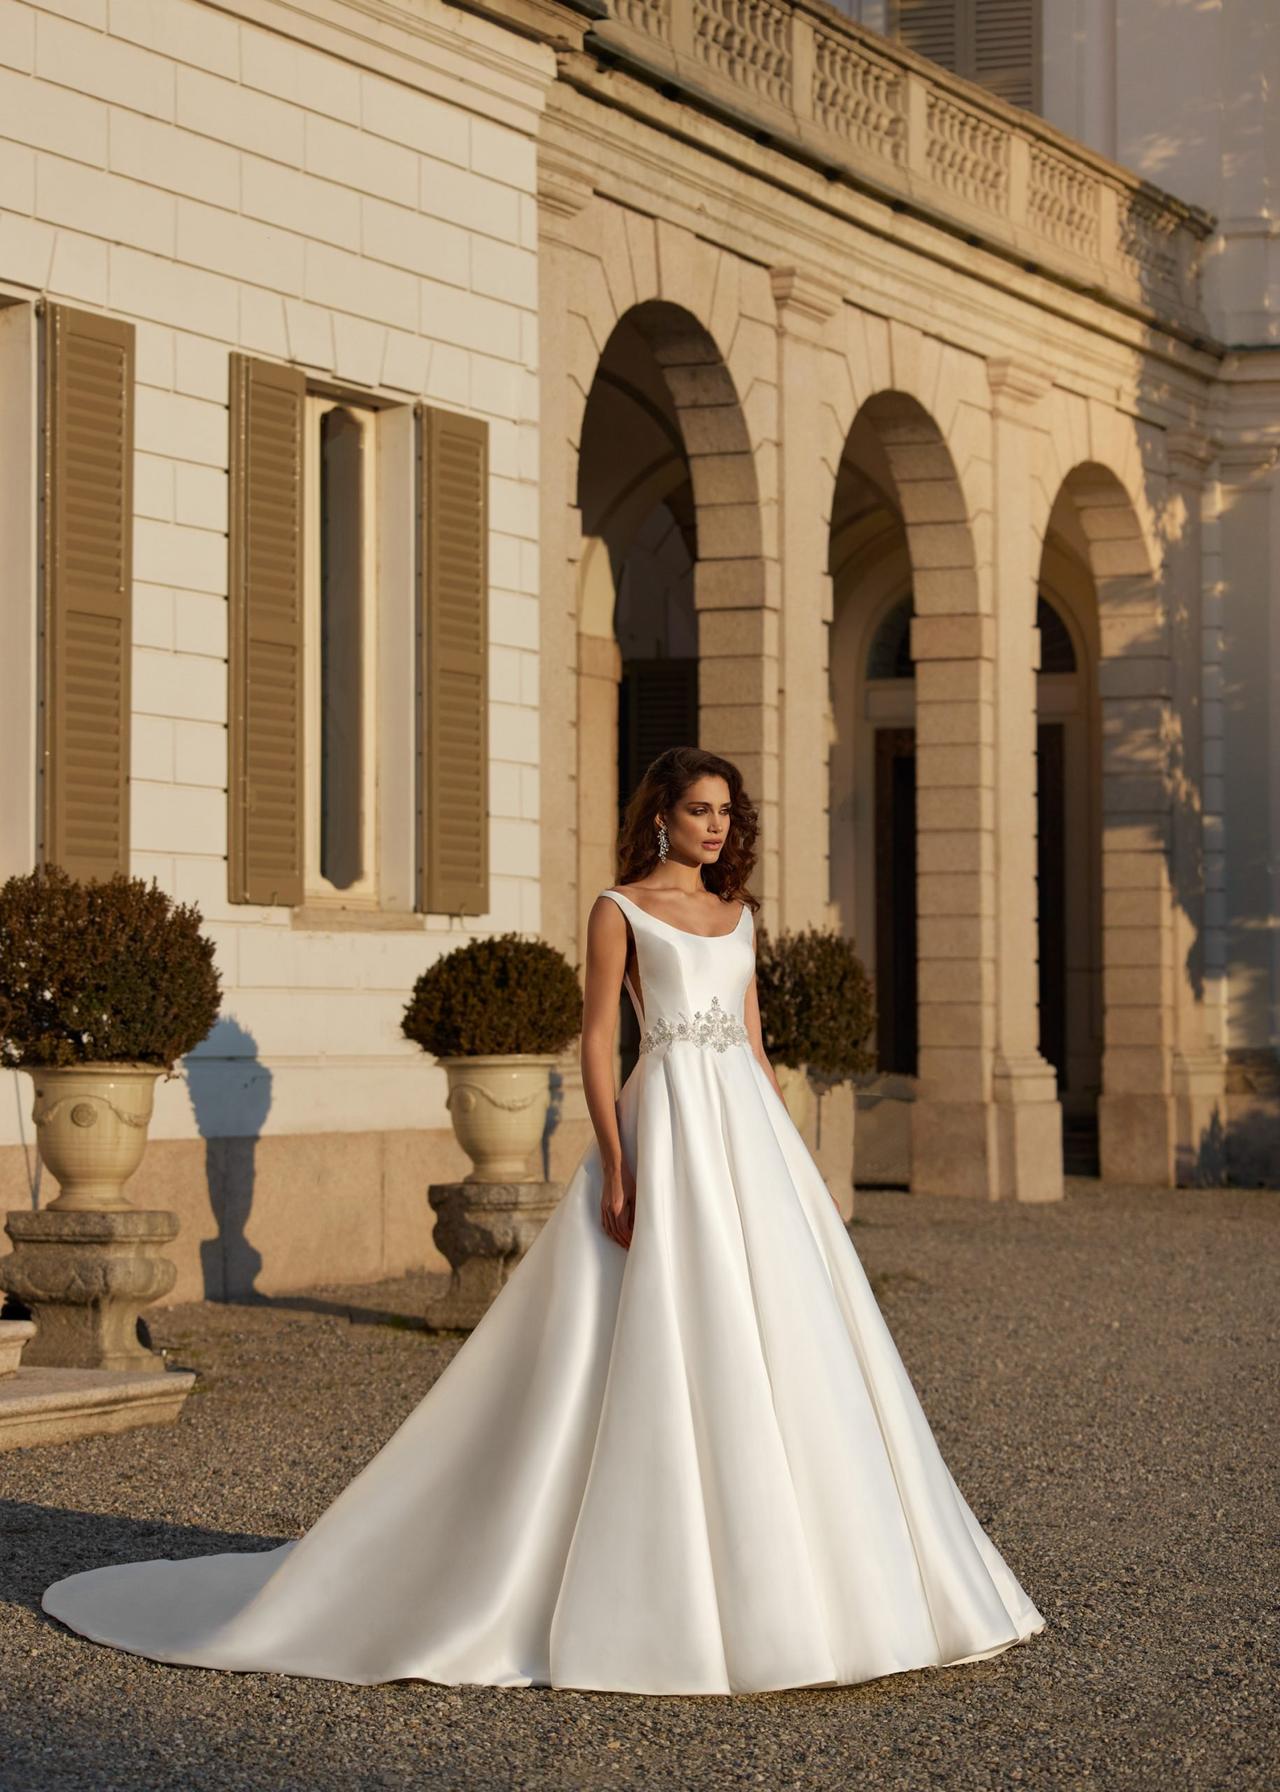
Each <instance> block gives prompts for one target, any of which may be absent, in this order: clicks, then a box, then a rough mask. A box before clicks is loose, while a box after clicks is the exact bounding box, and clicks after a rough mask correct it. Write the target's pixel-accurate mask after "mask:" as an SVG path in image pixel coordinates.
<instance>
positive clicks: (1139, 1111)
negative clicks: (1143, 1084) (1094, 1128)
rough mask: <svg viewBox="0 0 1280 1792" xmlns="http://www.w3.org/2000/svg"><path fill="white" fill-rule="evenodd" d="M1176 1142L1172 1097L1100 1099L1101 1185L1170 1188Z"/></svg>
mask: <svg viewBox="0 0 1280 1792" xmlns="http://www.w3.org/2000/svg"><path fill="white" fill-rule="evenodd" d="M1104 1074H1105V1073H1104ZM1175 1143H1176V1141H1175V1111H1174V1101H1173V1097H1172V1096H1171V1095H1105V1094H1104V1095H1101V1096H1099V1098H1098V1160H1099V1165H1100V1168H1101V1173H1102V1180H1103V1181H1104V1182H1123V1183H1138V1184H1142V1185H1145V1186H1147V1187H1150V1188H1173V1186H1174V1183H1175V1175H1174V1167H1175V1161H1176V1152H1175Z"/></svg>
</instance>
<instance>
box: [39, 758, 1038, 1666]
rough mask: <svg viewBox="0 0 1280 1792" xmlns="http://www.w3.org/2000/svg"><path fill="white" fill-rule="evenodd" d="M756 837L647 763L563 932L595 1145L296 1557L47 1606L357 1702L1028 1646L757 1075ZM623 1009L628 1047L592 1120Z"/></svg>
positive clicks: (95, 1629) (169, 1566)
mask: <svg viewBox="0 0 1280 1792" xmlns="http://www.w3.org/2000/svg"><path fill="white" fill-rule="evenodd" d="M755 840H756V821H755V811H754V809H753V808H752V806H751V804H750V802H749V800H748V798H747V795H746V793H745V792H744V790H743V785H742V778H741V775H740V773H739V772H738V769H737V767H736V766H734V765H733V764H732V763H731V762H730V761H728V760H726V759H722V758H720V757H719V756H717V755H715V754H711V753H706V752H702V751H700V750H698V749H695V748H689V747H677V748H672V749H671V750H669V751H668V752H666V753H663V754H662V755H661V756H660V757H659V758H658V759H656V760H655V761H654V762H653V764H652V765H651V766H650V767H649V769H648V771H647V772H646V774H645V776H644V778H643V780H642V782H641V784H640V786H639V788H638V789H637V790H636V792H635V794H634V796H633V797H632V799H631V802H630V805H629V807H628V811H627V815H626V819H625V823H624V826H623V828H622V832H621V838H620V844H619V866H620V870H619V880H618V881H619V885H620V886H621V887H619V888H610V889H607V890H602V891H601V892H600V894H599V895H598V896H597V898H596V900H595V902H594V904H593V905H592V908H591V912H590V916H589V919H588V927H587V955H586V972H585V998H584V1012H583V1026H582V1043H581V1058H582V1079H583V1088H584V1092H585V1097H586V1103H587V1108H588V1111H589V1113H590V1116H591V1121H592V1125H593V1128H594V1132H595V1137H594V1139H593V1140H592V1142H591V1143H590V1144H589V1145H588V1146H587V1149H586V1150H585V1151H584V1152H583V1155H582V1157H581V1159H580V1161H579V1163H578V1165H577V1167H576V1169H575V1170H574V1173H573V1175H572V1177H571V1178H570V1180H569V1183H568V1185H567V1187H566V1189H565V1192H564V1195H563V1197H562V1198H561V1200H560V1202H559V1204H558V1205H557V1207H556V1209H555V1211H554V1213H553V1214H552V1216H551V1218H550V1219H549V1220H548V1222H547V1223H546V1225H545V1226H544V1227H543V1229H542V1231H541V1232H540V1233H539V1234H538V1236H537V1238H536V1239H535V1240H534V1242H533V1244H532V1246H531V1247H530V1248H529V1250H528V1252H527V1253H526V1255H525V1257H524V1259H523V1261H522V1262H521V1263H520V1265H519V1267H518V1268H517V1270H516V1271H515V1273H514V1274H513V1275H512V1277H511V1278H510V1280H509V1281H508V1282H507V1283H506V1285H505V1286H504V1287H503V1289H502V1290H501V1292H500V1293H499V1295H498V1296H497V1298H496V1299H495V1300H494V1302H493V1303H492V1305H491V1306H490V1307H489V1309H488V1311H487V1312H486V1313H485V1315H484V1317H483V1319H482V1320H481V1322H480V1324H479V1325H478V1326H477V1327H476V1329H475V1331H474V1332H473V1333H472V1334H471V1336H470V1337H469V1338H468V1339H467V1341H466V1342H465V1344H464V1345H463V1346H462V1348H461V1349H460V1350H459V1351H458V1353H457V1354H456V1356H455V1357H454V1358H453V1360H452V1361H451V1362H450V1363H449V1365H448V1367H447V1368H446V1369H445V1371H444V1373H443V1374H442V1375H441V1376H440V1377H439V1378H438V1379H437V1381H436V1382H435V1383H434V1385H433V1386H432V1387H431V1388H430V1389H429V1390H428V1392H427V1393H426V1395H425V1396H424V1398H423V1399H422V1400H421V1401H420V1402H419V1404H418V1406H417V1407H416V1408H415V1409H414V1410H413V1411H412V1412H411V1413H410V1414H409V1416H408V1418H406V1419H405V1421H404V1422H403V1424H402V1425H401V1426H400V1427H399V1429H398V1430H397V1431H396V1432H395V1433H394V1434H393V1435H392V1436H391V1438H390V1439H389V1440H388V1441H387V1443H386V1444H385V1445H384V1447H383V1448H382V1449H381V1450H380V1451H379V1452H378V1454H377V1455H376V1456H374V1457H373V1459H372V1460H371V1461H370V1462H368V1463H367V1464H366V1466H365V1467H364V1468H363V1469H362V1470H361V1471H360V1473H359V1474H357V1475H356V1477H355V1478H354V1480H352V1481H351V1482H350V1483H349V1484H348V1485H347V1487H346V1488H345V1489H344V1490H343V1492H342V1493H341V1494H339V1496H338V1498H337V1499H336V1500H334V1501H333V1503H332V1504H331V1505H330V1506H329V1507H328V1508H327V1509H326V1510H325V1511H324V1512H323V1513H322V1514H321V1515H320V1517H319V1518H318V1519H317V1520H316V1522H315V1523H314V1524H313V1525H312V1526H311V1528H310V1529H309V1530H308V1531H307V1532H306V1533H305V1535H304V1536H302V1537H300V1538H297V1539H294V1540H292V1541H289V1542H286V1543H282V1544H279V1545H277V1546H276V1547H273V1548H269V1549H263V1550H257V1551H252V1552H247V1553H246V1552H238V1553H234V1554H223V1555H210V1556H197V1557H194V1558H190V1559H186V1560H178V1561H172V1560H168V1559H162V1560H159V1561H146V1562H126V1563H113V1564H108V1565H106V1566H104V1567H100V1568H94V1569H90V1570H87V1571H85V1572H83V1573H79V1574H73V1575H70V1576H69V1577H67V1578H66V1579H64V1580H60V1581H57V1582H56V1583H55V1584H54V1585H53V1586H51V1587H49V1588H48V1589H47V1591H46V1592H45V1594H44V1599H43V1605H44V1609H45V1610H46V1611H47V1612H49V1613H51V1614H52V1615H53V1616H54V1617H56V1618H59V1619H61V1620H62V1622H63V1623H65V1624H67V1625H69V1626H70V1627H71V1628H72V1629H74V1630H77V1631H79V1632H81V1633H83V1635H85V1636H87V1637H91V1638H93V1639H94V1640H95V1641H97V1642H99V1643H107V1644H110V1645H112V1646H113V1647H115V1648H117V1649H125V1650H129V1651H131V1652H133V1653H135V1654H139V1655H146V1656H150V1657H152V1658H153V1659H155V1660H157V1661H166V1662H184V1663H189V1664H193V1665H195V1666H200V1667H210V1668H225V1669H233V1670H238V1671H247V1670H255V1669H256V1670H263V1669H266V1670H275V1671H278V1672H280V1673H286V1674H304V1675H313V1676H318V1677H321V1678H324V1679H330V1680H343V1681H349V1682H352V1683H355V1684H362V1685H368V1684H372V1683H376V1682H380V1681H386V1680H396V1679H420V1680H432V1681H439V1682H443V1683H445V1684H448V1685H456V1684H458V1683H461V1682H469V1683H478V1684H484V1685H493V1686H530V1685H533V1686H552V1687H579V1688H587V1689H595V1690H602V1691H603V1690H611V1691H619V1692H636V1693H734V1692H764V1691H771V1690H775V1689H778V1688H782V1687H799V1686H829V1685H845V1684H850V1683H853V1682H857V1681H863V1680H870V1679H874V1678H875V1677H876V1676H878V1675H882V1674H894V1673H901V1672H903V1671H905V1670H907V1669H911V1668H921V1667H929V1666H939V1667H941V1666H947V1665H951V1664H955V1663H958V1662H966V1661H976V1660H978V1659H980V1658H982V1657H985V1656H990V1655H996V1654H998V1653H999V1652H1000V1651H1001V1650H1003V1649H1006V1648H1008V1647H1009V1646H1010V1645H1011V1644H1013V1643H1017V1642H1020V1641H1022V1640H1024V1639H1026V1638H1027V1637H1030V1636H1032V1635H1033V1634H1034V1633H1035V1632H1037V1631H1039V1630H1042V1629H1043V1628H1044V1622H1045V1621H1044V1619H1043V1617H1042V1616H1041V1614H1040V1613H1039V1611H1037V1609H1036V1607H1035V1606H1034V1605H1033V1604H1032V1603H1031V1600H1030V1599H1029V1598H1028V1597H1027V1595H1026V1593H1024V1591H1023V1590H1022V1587H1021V1586H1020V1585H1019V1583H1018V1581H1017V1580H1016V1578H1015V1577H1014V1575H1013V1573H1012V1572H1011V1570H1010V1569H1009V1567H1008V1566H1007V1564H1006V1563H1005V1561H1004V1560H1003V1558H1002V1557H1001V1556H1000V1554H999V1553H998V1551H997V1550H996V1548H995V1546H994V1545H993V1543H992V1542H991V1541H990V1539H989V1538H988V1537H987V1535H986V1534H985V1532H984V1531H983V1530H982V1528H981V1526H980V1525H979V1524H978V1521H977V1519H976V1518H975V1517H974V1515H973V1513H972V1512H971V1510H970V1508H969V1506H968V1504H967V1503H966V1501H965V1499H964V1496H963V1495H962V1494H961V1492H960V1490H959V1488H958V1487H957V1485H956V1483H955V1481H954V1480H953V1479H952V1477H951V1474H950V1471H949V1470H948V1468H947V1466H946V1464H945V1463H944V1462H943V1460H942V1457H941V1455H940V1454H939V1451H938V1447H937V1444H936V1443H935V1441H934V1438H933V1435H932V1432H931V1431H930V1429H929V1425H928V1422H927V1420H926V1419H925V1416H924V1412H923V1410H922V1408H921V1406H920V1404H919V1401H918V1399H917V1397H916V1394H915V1392H914V1389H913V1388H912V1385H911V1382H910V1380H909V1379H908V1377H907V1373H906V1370H905V1369H904V1367H903V1365H902V1361H901V1358H900V1357H899V1355H898V1352H897V1350H896V1348H895V1346H894V1344H893V1340H892V1338H891V1337H890V1335H889V1332H888V1330H887V1328H886V1326H885V1323H884V1320H883V1318H882V1316H881V1314H880V1311H879V1308H878V1307H877V1305H876V1302H875V1299H874V1297H873V1295H872V1293H871V1289H870V1285H869V1283H868V1281H867V1278H866V1275H865V1273H864V1271H863V1268H862V1265H861V1263H860V1261H859V1259H858V1256H857V1253H856V1251H855V1250H854V1247H853V1245H852V1243H851V1241H850V1238H849V1234H848V1232H847V1230H846V1229H845V1226H844V1223H843V1221H842V1219H841V1217H840V1213H839V1210H838V1209H837V1208H836V1207H835V1206H834V1205H833V1202H832V1200H831V1197H830V1194H829V1191H828V1189H827V1187H826V1184H825V1182H824V1181H823V1178H822V1176H821V1174H820V1173H819V1170H818V1167H817V1165H816V1164H815V1162H814V1160H813V1158H812V1157H811V1156H810V1154H809V1152H808V1150H807V1149H806V1147H805V1145H804V1143H803V1140H802V1139H801V1137H800V1134H799V1133H798V1132H797V1130H796V1128H795V1126H794V1125H793V1124H792V1122H791V1119H790V1117H789V1115H788V1113H787V1110H786V1108H785V1106H784V1105H783V1102H782V1099H781V1095H780V1093H779V1089H778V1085H777V1082H776V1080H775V1078H774V1075H773V1072H772V1070H771V1068H770V1066H769V1063H768V1060H767V1059H766V1057H765V1055H764V1049H763V1046H762V1043H761V1035H760V1015H759V1007H758V1004H757V997H756V983H755V923H754V910H755V908H756V907H757V902H756V899H755V898H754V897H753V896H751V895H750V894H749V893H748V891H747V887H746V886H747V879H748V877H749V875H750V872H751V869H752V867H753V865H754V863H755V852H754V848H755ZM622 987H625V988H626V990H627V993H628V996H629V998H630V1000H631V1002H632V1003H633V1005H634V1007H635V1011H636V1017H637V1020H638V1022H639V1025H640V1027H641V1030H642V1037H641V1040H640V1053H639V1057H638V1060H637V1063H636V1065H635V1068H634V1069H633V1070H632V1072H631V1074H630V1075H629V1076H628V1077H627V1078H626V1081H625V1082H624V1084H623V1086H622V1089H621V1091H620V1092H619V1093H618V1094H617V1095H616V1097H615V1094H614V1085H613V1040H614V1032H615V1028H616V1024H617V1012H618V1008H617V1005H618V1000H619V995H620V991H621V988H622Z"/></svg>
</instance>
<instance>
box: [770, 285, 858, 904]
mask: <svg viewBox="0 0 1280 1792" xmlns="http://www.w3.org/2000/svg"><path fill="white" fill-rule="evenodd" d="M770 278H771V284H772V287H773V296H774V301H775V304H776V306H777V316H778V331H777V338H778V433H779V468H778V482H779V493H778V496H779V512H780V522H779V544H778V559H779V563H780V565H781V567H782V568H783V578H784V589H783V593H782V610H781V615H780V618H779V637H780V654H781V679H780V691H779V711H780V713H779V733H780V757H781V766H780V793H781V803H780V817H781V823H782V827H781V857H780V864H779V871H780V879H781V892H780V895H781V901H780V905H779V919H780V922H781V924H782V925H783V926H786V927H808V926H815V925H818V924H819V923H821V922H822V921H823V920H824V919H825V917H826V913H827V897H828V871H827V853H828V828H829V819H828V803H829V793H830V775H829V750H830V705H831V694H830V675H829V638H830V625H831V615H832V587H831V572H830V527H831V505H830V502H828V503H826V504H824V503H823V502H822V501H821V492H820V489H819V487H818V483H817V479H816V478H815V475H816V474H818V473H819V472H820V470H822V469H823V468H824V466H825V461H824V456H823V452H822V392H823V382H822V364H823V356H824V336H825V333H826V330H827V327H828V325H829V323H830V320H831V319H832V318H833V317H834V316H835V315H836V314H837V312H838V311H839V309H840V306H841V303H842V300H841V293H840V289H839V287H838V286H837V285H836V284H835V282H834V281H832V280H831V279H829V278H828V277H827V276H826V275H824V274H821V273H818V272H816V271H814V270H812V269H806V268H797V267H776V268H774V269H773V270H772V273H771V276H770Z"/></svg>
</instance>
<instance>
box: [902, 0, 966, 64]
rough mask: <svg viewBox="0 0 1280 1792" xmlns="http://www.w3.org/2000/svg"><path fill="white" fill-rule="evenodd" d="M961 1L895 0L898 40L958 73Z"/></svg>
mask: <svg viewBox="0 0 1280 1792" xmlns="http://www.w3.org/2000/svg"><path fill="white" fill-rule="evenodd" d="M960 4H961V0H898V5H897V33H898V38H899V41H900V42H902V43H904V44H905V45H906V46H907V48H908V49H909V50H914V51H915V52H916V54H917V55H919V56H927V57H928V58H929V60H930V61H931V62H938V63H941V65H942V67H943V68H949V69H950V70H951V72H952V73H953V74H959V73H961V72H962V71H961V66H960V63H961V43H962V33H961V20H960Z"/></svg>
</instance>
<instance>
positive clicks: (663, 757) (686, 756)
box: [615, 747, 760, 912]
mask: <svg viewBox="0 0 1280 1792" xmlns="http://www.w3.org/2000/svg"><path fill="white" fill-rule="evenodd" d="M707 777H715V778H723V779H724V781H725V783H726V784H727V785H728V786H729V832H728V835H727V836H726V839H725V843H724V845H723V846H722V847H721V848H720V851H719V853H718V855H717V858H716V863H715V864H714V865H704V866H703V867H702V881H703V883H704V884H705V885H706V887H707V888H708V889H709V890H714V891H715V892H716V894H717V895H718V896H720V897H722V898H723V899H724V901H726V902H729V901H733V900H737V901H740V902H745V903H746V905H747V907H748V908H749V909H751V910H752V911H753V912H754V911H755V910H756V909H758V908H759V906H760V901H759V898H758V897H756V896H753V895H752V894H751V892H750V891H749V890H748V889H747V887H746V885H747V879H748V878H749V877H750V876H751V873H752V871H753V870H754V869H755V863H756V836H757V834H758V833H759V831H760V827H759V819H758V817H757V814H756V807H755V804H754V803H753V802H752V801H751V799H750V797H749V796H748V795H747V793H746V791H745V789H744V788H743V784H742V773H741V772H740V771H739V770H738V768H737V766H736V765H734V763H733V761H732V760H731V759H722V758H721V757H720V755H719V754H718V753H707V752H704V751H703V749H702V748H701V747H668V748H667V750H666V752H665V753H659V755H658V757H657V758H656V759H655V760H654V761H653V763H652V764H651V765H650V766H649V767H648V768H647V770H646V771H645V774H644V776H643V777H642V778H641V780H640V782H639V783H638V784H637V785H636V787H635V790H634V791H633V792H632V795H631V799H630V801H629V802H628V803H627V807H626V812H625V814H624V815H623V818H622V826H621V827H620V828H619V829H618V855H617V856H618V874H617V877H616V879H615V882H616V883H618V884H619V885H622V884H630V883H635V882H637V881H638V880H639V879H640V878H642V877H647V876H648V874H649V873H650V871H652V870H653V868H654V866H655V865H657V864H658V863H659V862H660V861H659V859H658V832H657V828H656V826H655V821H656V818H657V816H658V814H659V813H663V814H665V813H666V812H667V811H669V810H671V809H674V808H675V806H676V804H677V803H678V802H679V800H680V798H681V797H682V796H683V795H684V793H685V791H686V790H688V788H689V786H690V785H691V784H696V783H697V781H698V779H699V778H707Z"/></svg>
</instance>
